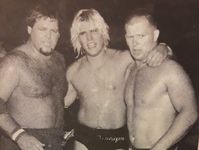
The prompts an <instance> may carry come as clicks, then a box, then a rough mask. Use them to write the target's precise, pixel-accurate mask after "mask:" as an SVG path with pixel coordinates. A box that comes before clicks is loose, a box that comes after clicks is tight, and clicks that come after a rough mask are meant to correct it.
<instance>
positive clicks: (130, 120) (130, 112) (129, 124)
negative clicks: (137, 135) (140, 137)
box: [127, 106, 134, 144]
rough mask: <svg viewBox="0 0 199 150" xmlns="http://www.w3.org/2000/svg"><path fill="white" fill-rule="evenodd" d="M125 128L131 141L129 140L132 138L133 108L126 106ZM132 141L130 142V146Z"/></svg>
mask: <svg viewBox="0 0 199 150" xmlns="http://www.w3.org/2000/svg"><path fill="white" fill-rule="evenodd" d="M127 127H128V132H129V138H130V141H131V138H134V134H133V106H128V108H127ZM132 142H133V141H131V144H133V143H132Z"/></svg>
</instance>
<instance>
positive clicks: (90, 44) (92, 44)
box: [87, 42, 97, 48]
mask: <svg viewBox="0 0 199 150" xmlns="http://www.w3.org/2000/svg"><path fill="white" fill-rule="evenodd" d="M96 45H97V44H96V43H94V42H89V43H88V44H87V46H88V48H95V47H96Z"/></svg>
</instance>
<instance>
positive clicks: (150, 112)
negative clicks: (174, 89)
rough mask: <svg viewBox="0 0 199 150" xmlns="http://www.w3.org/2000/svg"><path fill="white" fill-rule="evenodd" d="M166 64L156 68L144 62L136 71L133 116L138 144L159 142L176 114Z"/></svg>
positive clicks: (144, 144)
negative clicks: (167, 78) (165, 69)
mask: <svg viewBox="0 0 199 150" xmlns="http://www.w3.org/2000/svg"><path fill="white" fill-rule="evenodd" d="M163 65H164V64H161V65H160V66H158V67H155V68H151V67H148V66H144V67H143V68H141V69H140V70H139V71H138V72H137V74H136V80H135V89H134V94H135V95H134V100H135V103H134V105H135V109H134V114H133V118H134V136H135V147H137V148H150V147H151V146H152V145H153V144H155V142H157V141H158V140H159V138H160V137H161V136H162V135H164V133H165V132H166V131H167V130H168V128H169V127H170V125H171V124H172V122H173V120H174V118H175V115H176V114H175V109H174V107H173V105H172V103H171V100H170V99H169V95H168V93H167V87H166V84H165V76H166V74H163V72H162V69H164V67H163ZM164 73H165V71H164Z"/></svg>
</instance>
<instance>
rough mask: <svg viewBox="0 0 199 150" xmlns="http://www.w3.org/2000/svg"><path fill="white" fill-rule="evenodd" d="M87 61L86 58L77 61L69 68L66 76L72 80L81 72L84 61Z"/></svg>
mask: <svg viewBox="0 0 199 150" xmlns="http://www.w3.org/2000/svg"><path fill="white" fill-rule="evenodd" d="M84 59H85V56H83V57H81V58H79V59H77V60H76V61H75V62H73V63H72V64H71V65H69V66H68V68H67V71H66V76H67V78H70V79H71V78H72V77H73V76H74V75H75V74H76V73H78V71H79V70H80V68H81V66H82V64H83V61H84Z"/></svg>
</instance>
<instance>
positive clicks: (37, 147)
mask: <svg viewBox="0 0 199 150" xmlns="http://www.w3.org/2000/svg"><path fill="white" fill-rule="evenodd" d="M33 148H35V149H34V150H44V148H45V144H43V143H40V142H39V143H35V144H34V146H33Z"/></svg>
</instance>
